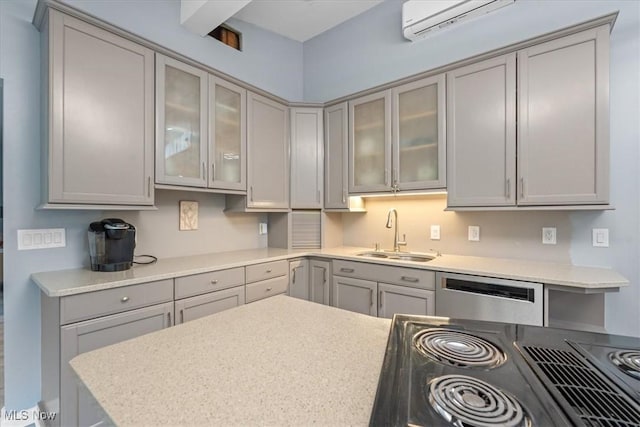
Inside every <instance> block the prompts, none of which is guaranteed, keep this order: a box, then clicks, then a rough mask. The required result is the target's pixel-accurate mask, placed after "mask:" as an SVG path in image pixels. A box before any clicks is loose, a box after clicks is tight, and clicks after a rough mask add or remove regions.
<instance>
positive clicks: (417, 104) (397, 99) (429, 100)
mask: <svg viewBox="0 0 640 427" xmlns="http://www.w3.org/2000/svg"><path fill="white" fill-rule="evenodd" d="M392 106H393V108H392V119H393V120H392V139H391V140H392V147H393V154H392V156H393V168H392V169H393V177H392V183H391V186H392V188H393V189H394V190H395V191H402V190H425V189H431V188H444V187H445V183H446V180H445V177H446V167H445V165H446V164H445V153H446V149H445V146H446V140H445V76H444V74H439V75H437V76H433V77H429V78H426V79H422V80H418V81H416V82H412V83H408V84H405V85H402V86H398V87H395V88H393V89H392Z"/></svg>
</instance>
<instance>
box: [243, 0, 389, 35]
mask: <svg viewBox="0 0 640 427" xmlns="http://www.w3.org/2000/svg"><path fill="white" fill-rule="evenodd" d="M382 1H383V0H253V1H251V3H249V4H248V5H246V6H245V7H244V8H242V9H241V10H240V11H239V12H237V13H236V14H235V15H234V16H233V17H234V18H237V19H240V20H242V21H245V22H249V23H251V24H253V25H256V26H258V27H261V28H264V29H265V30H269V31H272V32H274V33H278V34H281V35H283V36H285V37H288V38H290V39H293V40H297V41H299V42H304V41H306V40H308V39H310V38H312V37H315V36H317V35H318V34H320V33H323V32H325V31H327V30H329V29H331V28H333V27H335V26H336V25H338V24H340V23H342V22H344V21H346V20H348V19H351V18H353V17H354V16H356V15H359V14H361V13H362V12H364V11H366V10H368V9H370V8H372V7H373V6H376V5H378V4H380V3H382ZM398 25H399V24H398Z"/></svg>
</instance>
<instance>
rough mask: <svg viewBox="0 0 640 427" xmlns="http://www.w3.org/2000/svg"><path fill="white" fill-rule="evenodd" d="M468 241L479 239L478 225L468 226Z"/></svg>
mask: <svg viewBox="0 0 640 427" xmlns="http://www.w3.org/2000/svg"><path fill="white" fill-rule="evenodd" d="M469 241H471V242H479V241H480V226H478V225H470V226H469Z"/></svg>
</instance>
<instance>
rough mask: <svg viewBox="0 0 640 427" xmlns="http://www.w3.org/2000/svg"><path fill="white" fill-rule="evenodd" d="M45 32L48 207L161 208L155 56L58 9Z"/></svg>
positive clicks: (48, 19)
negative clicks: (156, 188) (156, 189)
mask: <svg viewBox="0 0 640 427" xmlns="http://www.w3.org/2000/svg"><path fill="white" fill-rule="evenodd" d="M41 31H42V55H43V68H42V69H43V79H42V81H43V93H44V98H43V108H44V110H45V111H44V113H45V116H46V121H45V122H44V126H43V131H44V132H43V134H44V141H43V148H44V151H43V155H42V164H43V165H42V166H43V169H42V171H43V172H42V176H43V195H44V202H45V204H46V203H51V204H69V205H71V204H81V205H103V208H104V209H108V208H109V207H108V205H140V206H145V205H153V182H152V179H153V178H152V177H153V98H154V96H153V74H154V64H153V55H154V53H153V51H152V50H150V49H147V48H146V47H143V46H140V45H138V44H136V43H134V42H131V41H129V40H126V39H124V38H122V37H120V36H117V35H115V34H113V33H111V32H109V31H105V30H102V29H99V28H96V27H94V26H92V25H89V24H87V23H85V22H83V21H80V20H78V19H75V18H72V17H70V16H67V15H65V14H63V13H60V12H58V11H55V10H52V9H48V11H47V14H46V15H45V19H44V22H43V24H42V26H41ZM45 207H47V206H46V205H45Z"/></svg>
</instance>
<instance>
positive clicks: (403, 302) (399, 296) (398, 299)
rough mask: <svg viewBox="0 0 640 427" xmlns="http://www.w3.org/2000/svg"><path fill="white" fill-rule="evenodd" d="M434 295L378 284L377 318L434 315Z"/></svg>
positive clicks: (419, 290) (432, 293)
mask: <svg viewBox="0 0 640 427" xmlns="http://www.w3.org/2000/svg"><path fill="white" fill-rule="evenodd" d="M435 299H436V293H435V292H434V291H431V290H427V289H416V288H409V287H406V286H397V285H391V284H389V283H378V317H386V318H388V319H391V318H392V317H393V315H394V314H413V315H421V316H433V315H435Z"/></svg>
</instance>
